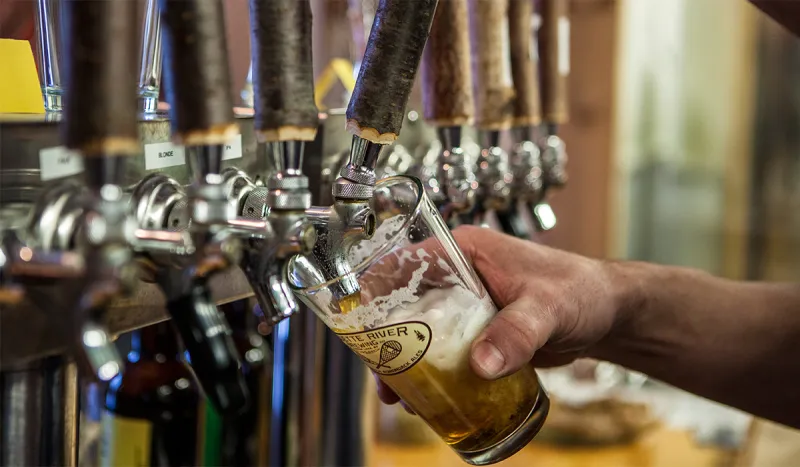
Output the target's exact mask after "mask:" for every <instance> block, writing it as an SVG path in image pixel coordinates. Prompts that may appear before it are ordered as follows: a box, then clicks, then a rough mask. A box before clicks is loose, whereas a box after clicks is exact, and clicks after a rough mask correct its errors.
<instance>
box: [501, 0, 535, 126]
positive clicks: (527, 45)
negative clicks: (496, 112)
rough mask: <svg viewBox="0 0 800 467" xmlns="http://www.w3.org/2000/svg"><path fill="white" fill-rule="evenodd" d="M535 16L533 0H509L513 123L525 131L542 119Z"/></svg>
mask: <svg viewBox="0 0 800 467" xmlns="http://www.w3.org/2000/svg"><path fill="white" fill-rule="evenodd" d="M533 19H534V8H533V1H532V0H509V4H508V33H509V47H510V50H511V76H512V79H513V81H514V94H515V96H514V121H513V126H514V127H515V128H520V129H525V130H529V129H530V128H532V127H534V126H537V125H539V123H541V120H542V115H541V100H540V97H539V74H538V71H539V70H538V58H537V57H538V52H537V50H536V33H535V31H534V24H533ZM525 140H526V141H533V138H532V137H531V136H527V137H526V138H525Z"/></svg>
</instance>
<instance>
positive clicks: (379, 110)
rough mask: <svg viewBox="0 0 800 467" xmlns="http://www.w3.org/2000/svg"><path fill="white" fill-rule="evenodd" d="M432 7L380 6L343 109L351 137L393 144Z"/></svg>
mask: <svg viewBox="0 0 800 467" xmlns="http://www.w3.org/2000/svg"><path fill="white" fill-rule="evenodd" d="M437 3H438V0H415V1H414V2H408V1H405V0H380V4H379V5H378V11H377V13H376V14H375V22H374V24H373V27H372V31H371V32H370V35H369V40H368V43H367V50H366V53H365V54H364V60H363V63H362V66H361V68H360V70H359V73H358V80H357V81H356V87H355V90H354V91H353V96H352V98H351V99H350V104H349V106H348V108H347V128H348V130H349V131H350V132H351V133H353V134H354V135H356V136H359V137H361V138H363V139H366V140H368V141H371V142H373V143H378V144H390V143H392V142H394V141H395V140H396V139H397V136H398V135H399V134H400V127H401V126H402V124H403V119H404V117H405V112H404V110H405V106H406V104H407V103H408V96H409V95H410V94H411V88H412V86H413V85H414V78H415V76H416V74H417V67H418V66H419V62H420V59H421V58H422V52H423V49H424V48H425V42H426V41H427V40H428V34H429V32H430V28H431V24H432V23H433V17H434V13H435V11H436V5H437ZM373 169H374V167H373Z"/></svg>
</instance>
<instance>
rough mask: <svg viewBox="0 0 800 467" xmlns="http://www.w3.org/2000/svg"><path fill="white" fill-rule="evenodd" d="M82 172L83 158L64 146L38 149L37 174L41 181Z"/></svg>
mask: <svg viewBox="0 0 800 467" xmlns="http://www.w3.org/2000/svg"><path fill="white" fill-rule="evenodd" d="M81 172H83V158H82V157H81V156H80V154H78V153H77V152H76V151H70V150H69V149H67V148H65V147H64V146H56V147H52V148H45V149H42V150H40V151H39V174H40V176H41V178H42V181H47V180H53V179H56V178H61V177H69V176H70V175H75V174H79V173H81Z"/></svg>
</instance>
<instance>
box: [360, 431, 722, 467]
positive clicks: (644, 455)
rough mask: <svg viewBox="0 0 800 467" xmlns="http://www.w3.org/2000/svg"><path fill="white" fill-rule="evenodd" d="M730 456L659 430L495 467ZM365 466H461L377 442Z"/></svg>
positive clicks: (643, 466) (716, 462) (575, 466)
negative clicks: (627, 441) (614, 442)
mask: <svg viewBox="0 0 800 467" xmlns="http://www.w3.org/2000/svg"><path fill="white" fill-rule="evenodd" d="M729 456H730V454H729V453H727V452H725V451H721V450H717V449H713V448H705V447H699V446H697V445H696V444H695V442H694V440H693V439H692V437H691V435H690V434H689V433H687V432H682V431H675V430H669V429H666V428H659V429H656V430H654V431H653V432H652V433H650V434H649V435H647V436H645V437H643V438H642V439H641V440H639V441H637V442H636V443H634V444H629V445H625V446H610V447H558V446H552V445H548V444H542V443H537V442H535V441H534V442H533V443H532V444H531V445H529V446H527V447H525V448H524V449H522V451H520V452H519V453H518V454H516V455H515V456H513V457H511V458H510V459H508V460H506V461H504V462H501V463H498V464H495V465H496V466H499V467H676V466H691V467H718V466H720V465H724V463H725V461H726V459H728V458H729ZM368 465H369V467H412V466H436V467H463V466H466V465H467V464H465V463H464V462H463V461H461V460H460V459H459V458H458V456H457V455H456V454H455V453H454V452H452V451H451V450H450V449H449V448H447V446H445V445H444V444H443V443H435V444H430V445H427V446H413V447H412V446H399V445H388V444H377V445H375V446H374V447H373V448H372V451H371V452H370V453H369V464H368Z"/></svg>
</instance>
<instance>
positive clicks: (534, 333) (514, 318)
mask: <svg viewBox="0 0 800 467" xmlns="http://www.w3.org/2000/svg"><path fill="white" fill-rule="evenodd" d="M555 326H556V323H555V315H554V314H553V313H548V312H546V311H545V310H540V309H539V308H538V307H536V306H535V305H534V304H533V302H532V301H531V300H530V299H528V298H522V299H519V300H517V301H516V302H513V303H512V304H510V305H508V306H507V307H505V308H503V309H502V310H501V311H500V312H499V313H498V314H497V316H495V317H494V318H493V319H492V321H491V322H490V323H489V325H488V326H487V327H486V329H484V331H483V332H482V333H481V335H480V336H478V338H477V339H475V342H473V344H472V355H471V363H472V369H473V371H475V373H477V374H478V376H480V377H482V378H485V379H497V378H500V377H502V376H506V375H508V374H511V373H514V372H515V371H517V370H519V369H520V368H522V367H523V366H524V365H527V364H528V363H529V362H530V361H531V359H532V358H533V354H534V352H536V351H537V350H539V349H540V348H541V347H542V346H543V345H544V344H545V343H546V342H547V340H548V339H549V338H550V335H551V334H552V333H553V331H554V330H555Z"/></svg>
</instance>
